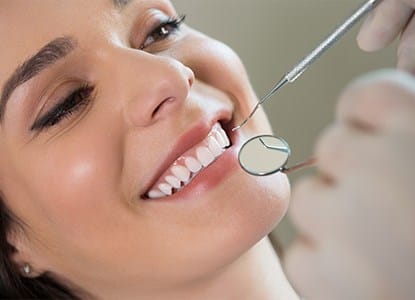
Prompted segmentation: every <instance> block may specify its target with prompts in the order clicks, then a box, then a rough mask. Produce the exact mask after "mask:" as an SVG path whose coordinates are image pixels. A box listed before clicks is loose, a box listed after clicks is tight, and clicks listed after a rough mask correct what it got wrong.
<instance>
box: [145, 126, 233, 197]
mask: <svg viewBox="0 0 415 300" xmlns="http://www.w3.org/2000/svg"><path fill="white" fill-rule="evenodd" d="M230 146H231V142H230V139H229V137H228V135H227V134H226V132H225V130H224V129H223V128H222V126H221V125H220V124H219V123H216V124H215V125H214V126H213V127H212V129H211V131H210V132H209V134H208V135H207V136H206V138H205V139H204V140H203V141H202V142H200V143H199V144H197V145H196V146H194V147H193V148H191V149H190V150H189V151H186V153H184V154H183V155H181V156H180V157H179V158H177V159H176V160H175V161H174V162H173V164H171V165H170V167H169V168H168V169H167V171H166V172H164V173H163V175H162V176H160V178H159V179H158V180H157V181H156V183H155V184H154V185H153V186H152V187H151V188H150V189H149V191H148V192H147V193H146V194H145V198H147V199H160V198H165V197H168V196H171V195H173V194H175V193H177V192H179V191H180V190H182V189H183V188H184V187H186V186H187V185H188V184H189V183H190V182H191V181H192V179H193V178H195V177H196V176H197V175H198V174H200V173H201V172H203V170H205V169H206V168H207V167H208V166H210V165H211V164H212V163H213V162H214V161H215V160H216V159H217V158H219V157H220V156H221V155H222V154H223V153H224V152H225V151H226V149H227V148H228V147H230Z"/></svg>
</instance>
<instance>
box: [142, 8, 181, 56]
mask: <svg viewBox="0 0 415 300" xmlns="http://www.w3.org/2000/svg"><path fill="white" fill-rule="evenodd" d="M185 17H186V16H185V15H182V16H179V17H175V18H170V19H168V20H166V21H164V22H162V23H161V24H159V25H158V26H157V27H156V28H154V29H153V30H152V31H151V32H150V33H149V34H148V35H147V37H146V40H145V41H144V43H143V44H142V45H141V46H140V50H144V49H146V48H147V47H149V46H151V45H152V44H153V43H156V42H159V41H162V40H165V39H167V38H168V37H170V36H171V35H172V34H174V33H176V32H177V31H178V30H180V25H181V24H182V23H183V22H184V19H185Z"/></svg>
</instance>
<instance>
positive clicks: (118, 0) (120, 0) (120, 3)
mask: <svg viewBox="0 0 415 300" xmlns="http://www.w3.org/2000/svg"><path fill="white" fill-rule="evenodd" d="M131 1H132V0H112V4H113V5H114V6H115V7H117V8H118V9H120V10H122V9H123V8H124V7H126V6H127V5H128V4H130V3H131Z"/></svg>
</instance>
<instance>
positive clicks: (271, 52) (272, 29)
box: [173, 0, 396, 246]
mask: <svg viewBox="0 0 415 300" xmlns="http://www.w3.org/2000/svg"><path fill="white" fill-rule="evenodd" d="M173 3H174V4H175V6H176V8H177V10H178V12H179V13H180V14H182V13H183V14H186V23H187V24H189V25H191V26H193V27H194V28H196V29H198V30H200V31H202V32H204V33H206V34H208V35H210V36H212V37H214V38H216V39H218V40H221V41H223V42H225V43H226V44H228V45H230V46H231V47H232V48H233V49H234V50H235V51H236V52H237V53H238V54H239V55H240V57H241V58H242V61H243V62H244V63H245V66H246V68H247V70H248V74H249V75H250V78H251V82H252V85H253V87H254V89H255V90H256V92H257V94H258V95H259V96H262V95H264V94H265V93H266V92H267V91H268V90H269V89H270V88H271V87H272V86H273V84H274V83H275V82H276V80H278V79H280V77H281V76H282V75H283V74H285V72H286V71H288V70H289V69H290V68H292V67H293V66H294V65H295V64H296V63H297V62H298V61H299V60H300V59H302V58H303V57H304V56H305V54H308V52H309V51H310V50H312V48H314V47H315V46H317V44H318V43H320V41H321V40H322V39H323V38H325V37H326V36H327V35H328V34H329V33H330V32H331V30H333V29H334V28H335V27H336V26H337V25H338V24H340V23H341V22H343V21H344V20H345V19H346V17H348V16H349V15H350V14H351V13H352V12H353V11H354V10H355V9H356V8H357V7H358V6H359V5H360V4H361V3H363V0H208V1H206V0H205V1H202V0H191V1H189V0H173ZM358 27H359V26H356V28H354V30H352V31H351V32H349V33H348V34H347V35H346V36H345V37H343V38H342V40H341V41H339V42H338V43H337V44H336V45H335V46H334V47H333V48H332V49H331V50H329V52H328V53H326V54H325V55H324V56H323V57H322V58H321V59H320V60H318V61H317V62H316V63H315V64H313V65H312V66H311V67H310V68H309V69H308V70H307V71H306V73H304V74H303V75H302V76H301V77H300V78H299V79H298V80H297V81H296V82H295V83H294V84H291V85H288V86H286V87H284V88H283V89H282V90H281V92H279V93H278V94H277V95H276V96H274V98H273V100H271V101H270V102H268V103H267V104H266V105H265V110H266V112H267V114H268V117H269V119H270V121H271V123H272V126H273V128H274V131H275V133H276V134H277V135H279V136H281V137H284V139H285V140H287V141H288V143H289V144H290V145H291V148H292V152H293V155H292V157H291V159H290V161H291V162H292V163H294V162H298V161H302V160H304V159H306V158H308V157H309V156H310V155H311V154H312V152H313V147H314V144H315V141H316V139H317V138H318V136H319V135H320V134H321V132H322V130H324V128H325V127H327V126H328V125H329V124H330V122H331V121H332V120H333V116H334V109H335V105H336V100H337V97H338V95H339V93H340V92H341V91H342V89H343V88H344V87H345V86H346V85H347V84H348V83H350V82H351V81H352V80H353V79H354V78H356V77H358V76H359V75H362V74H365V73H368V72H370V71H373V70H376V69H382V68H391V67H394V66H395V60H396V49H395V48H396V45H392V46H390V47H388V48H387V49H385V50H381V51H379V52H376V53H365V52H363V51H361V50H360V49H359V48H358V46H357V43H356V35H357V32H358ZM306 173H307V172H300V173H297V174H293V175H291V176H290V177H291V181H292V183H293V185H295V181H296V180H298V178H300V177H301V176H305V175H306ZM273 235H275V236H277V237H278V239H279V240H280V243H281V244H282V245H283V246H287V245H288V244H289V243H290V242H291V240H292V238H293V237H294V236H295V230H294V228H293V227H292V226H291V223H290V222H289V220H288V218H285V219H284V220H283V222H282V223H281V224H280V225H278V227H277V228H276V229H275V231H274V233H273Z"/></svg>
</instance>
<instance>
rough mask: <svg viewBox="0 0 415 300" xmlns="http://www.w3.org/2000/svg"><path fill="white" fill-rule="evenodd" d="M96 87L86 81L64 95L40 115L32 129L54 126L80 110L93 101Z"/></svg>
mask: <svg viewBox="0 0 415 300" xmlns="http://www.w3.org/2000/svg"><path fill="white" fill-rule="evenodd" d="M93 91H94V87H93V86H91V85H89V84H87V83H84V84H82V85H80V86H79V87H77V88H76V89H74V90H72V91H70V93H69V94H68V95H67V96H65V97H63V99H62V100H60V101H59V102H58V104H56V105H55V106H54V107H53V108H51V109H50V110H49V111H48V112H46V113H45V114H44V115H42V116H41V117H39V118H38V119H37V120H36V121H35V122H34V123H33V125H32V126H31V128H30V130H31V131H39V130H44V129H47V128H49V127H52V126H54V125H56V124H58V123H59V122H61V121H62V120H63V119H65V118H68V117H70V116H72V115H73V114H75V113H76V112H78V111H79V110H80V109H81V108H82V107H84V106H86V105H88V103H89V102H90V101H91V98H92V94H93Z"/></svg>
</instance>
